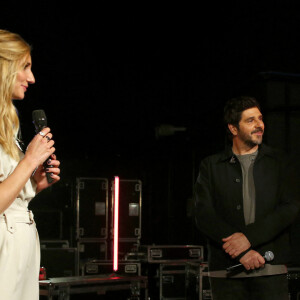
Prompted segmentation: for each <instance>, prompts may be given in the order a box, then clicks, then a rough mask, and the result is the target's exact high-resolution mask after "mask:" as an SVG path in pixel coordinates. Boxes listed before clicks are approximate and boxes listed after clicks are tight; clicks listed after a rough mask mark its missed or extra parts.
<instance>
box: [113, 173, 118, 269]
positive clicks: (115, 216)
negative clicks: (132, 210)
mask: <svg viewBox="0 0 300 300" xmlns="http://www.w3.org/2000/svg"><path fill="white" fill-rule="evenodd" d="M118 238H119V177H118V176H115V181H114V251H113V252H114V253H113V269H114V271H117V270H118Z"/></svg>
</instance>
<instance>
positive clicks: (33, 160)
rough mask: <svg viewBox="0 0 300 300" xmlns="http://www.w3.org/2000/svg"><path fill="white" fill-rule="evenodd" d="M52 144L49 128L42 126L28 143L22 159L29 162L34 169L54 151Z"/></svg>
mask: <svg viewBox="0 0 300 300" xmlns="http://www.w3.org/2000/svg"><path fill="white" fill-rule="evenodd" d="M53 145H54V141H53V140H52V134H51V133H50V128H48V127H47V128H44V129H43V130H41V131H40V132H39V133H38V134H36V135H35V137H34V138H33V139H32V141H31V142H30V143H29V145H28V147H27V150H26V153H25V157H24V160H26V161H27V162H29V163H30V165H31V166H33V168H34V169H35V168H36V167H37V166H39V165H41V164H42V163H43V162H44V161H45V160H46V159H47V158H48V157H50V155H52V154H53V153H54V152H55V148H54V147H53Z"/></svg>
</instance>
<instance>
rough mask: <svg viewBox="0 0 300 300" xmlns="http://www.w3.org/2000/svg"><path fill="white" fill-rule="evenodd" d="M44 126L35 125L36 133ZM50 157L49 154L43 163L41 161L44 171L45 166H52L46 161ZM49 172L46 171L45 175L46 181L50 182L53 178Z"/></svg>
mask: <svg viewBox="0 0 300 300" xmlns="http://www.w3.org/2000/svg"><path fill="white" fill-rule="evenodd" d="M45 127H46V126H37V127H36V133H38V132H40V131H41V130H42V129H44V128H45ZM49 159H50V156H49V157H48V158H47V159H46V160H45V161H44V163H43V167H44V169H45V171H46V169H47V168H53V166H52V165H48V164H47V161H48V160H49ZM51 174H52V173H48V172H46V177H47V181H48V183H52V182H53V178H52V177H51Z"/></svg>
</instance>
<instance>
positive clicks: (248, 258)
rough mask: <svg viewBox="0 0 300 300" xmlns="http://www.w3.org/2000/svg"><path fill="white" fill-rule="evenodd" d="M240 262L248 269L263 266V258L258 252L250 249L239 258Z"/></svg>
mask: <svg viewBox="0 0 300 300" xmlns="http://www.w3.org/2000/svg"><path fill="white" fill-rule="evenodd" d="M240 263H241V264H242V265H243V266H244V268H245V269H246V270H248V271H249V270H250V269H251V270H254V269H258V268H261V267H263V266H264V265H265V259H264V258H263V257H262V256H261V255H260V254H259V253H258V252H256V251H254V250H250V251H249V252H247V253H246V254H245V255H244V256H243V257H242V258H241V259H240Z"/></svg>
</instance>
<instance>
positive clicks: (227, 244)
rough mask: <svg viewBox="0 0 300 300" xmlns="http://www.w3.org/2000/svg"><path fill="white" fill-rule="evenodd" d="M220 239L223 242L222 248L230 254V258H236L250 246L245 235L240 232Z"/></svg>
mask: <svg viewBox="0 0 300 300" xmlns="http://www.w3.org/2000/svg"><path fill="white" fill-rule="evenodd" d="M222 241H223V242H224V244H223V249H224V250H225V252H226V253H228V254H229V255H230V256H231V258H236V257H237V256H239V255H240V254H241V253H242V252H244V251H246V250H247V249H249V248H250V247H251V244H250V242H249V241H248V239H247V237H246V236H245V235H244V234H243V233H241V232H236V233H234V234H232V235H230V236H228V237H226V238H223V239H222Z"/></svg>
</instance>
